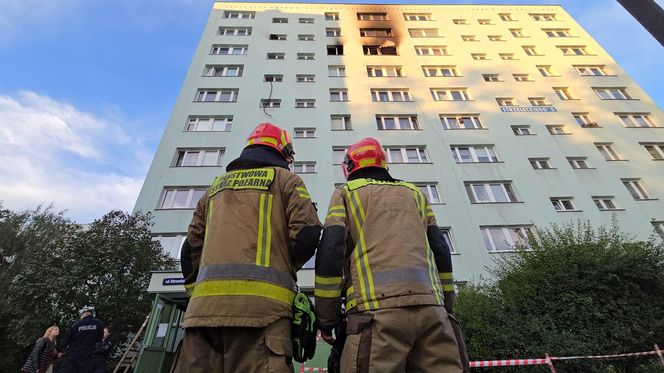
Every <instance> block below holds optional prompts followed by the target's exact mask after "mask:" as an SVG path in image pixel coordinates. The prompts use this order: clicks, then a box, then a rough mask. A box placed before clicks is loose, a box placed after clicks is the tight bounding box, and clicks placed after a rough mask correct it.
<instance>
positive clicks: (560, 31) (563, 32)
mask: <svg viewBox="0 0 664 373" xmlns="http://www.w3.org/2000/svg"><path fill="white" fill-rule="evenodd" d="M542 31H543V32H544V33H545V34H546V36H548V37H550V38H570V37H572V34H571V33H570V30H569V29H568V28H543V29H542Z"/></svg>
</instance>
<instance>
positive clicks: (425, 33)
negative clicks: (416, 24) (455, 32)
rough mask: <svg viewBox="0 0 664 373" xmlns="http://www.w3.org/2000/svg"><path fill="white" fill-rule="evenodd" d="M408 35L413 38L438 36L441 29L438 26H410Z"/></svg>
mask: <svg viewBox="0 0 664 373" xmlns="http://www.w3.org/2000/svg"><path fill="white" fill-rule="evenodd" d="M408 35H410V37H411V38H438V37H440V36H441V35H440V30H439V29H437V28H409V29H408Z"/></svg>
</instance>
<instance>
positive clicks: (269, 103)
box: [259, 98, 281, 109]
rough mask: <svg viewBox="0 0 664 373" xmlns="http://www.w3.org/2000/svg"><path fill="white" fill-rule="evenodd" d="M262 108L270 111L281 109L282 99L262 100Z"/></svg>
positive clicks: (260, 105) (260, 104)
mask: <svg viewBox="0 0 664 373" xmlns="http://www.w3.org/2000/svg"><path fill="white" fill-rule="evenodd" d="M259 107H260V108H268V109H278V108H280V107H281V99H279V98H276V99H275V98H272V99H267V98H262V99H261V100H260V103H259Z"/></svg>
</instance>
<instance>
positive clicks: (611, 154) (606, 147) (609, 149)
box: [595, 143, 621, 161]
mask: <svg viewBox="0 0 664 373" xmlns="http://www.w3.org/2000/svg"><path fill="white" fill-rule="evenodd" d="M595 147H596V148H597V150H598V151H599V153H600V154H601V155H602V157H604V160H606V161H620V160H621V159H620V156H619V155H618V153H616V151H615V150H614V149H613V143H595Z"/></svg>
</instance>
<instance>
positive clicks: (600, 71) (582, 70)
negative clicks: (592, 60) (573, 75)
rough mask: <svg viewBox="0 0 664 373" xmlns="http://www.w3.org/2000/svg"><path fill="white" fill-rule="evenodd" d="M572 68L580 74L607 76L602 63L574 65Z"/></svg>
mask: <svg viewBox="0 0 664 373" xmlns="http://www.w3.org/2000/svg"><path fill="white" fill-rule="evenodd" d="M574 69H575V70H576V71H577V72H578V73H579V75H581V76H608V75H609V74H608V73H607V72H606V66H604V65H574Z"/></svg>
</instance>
